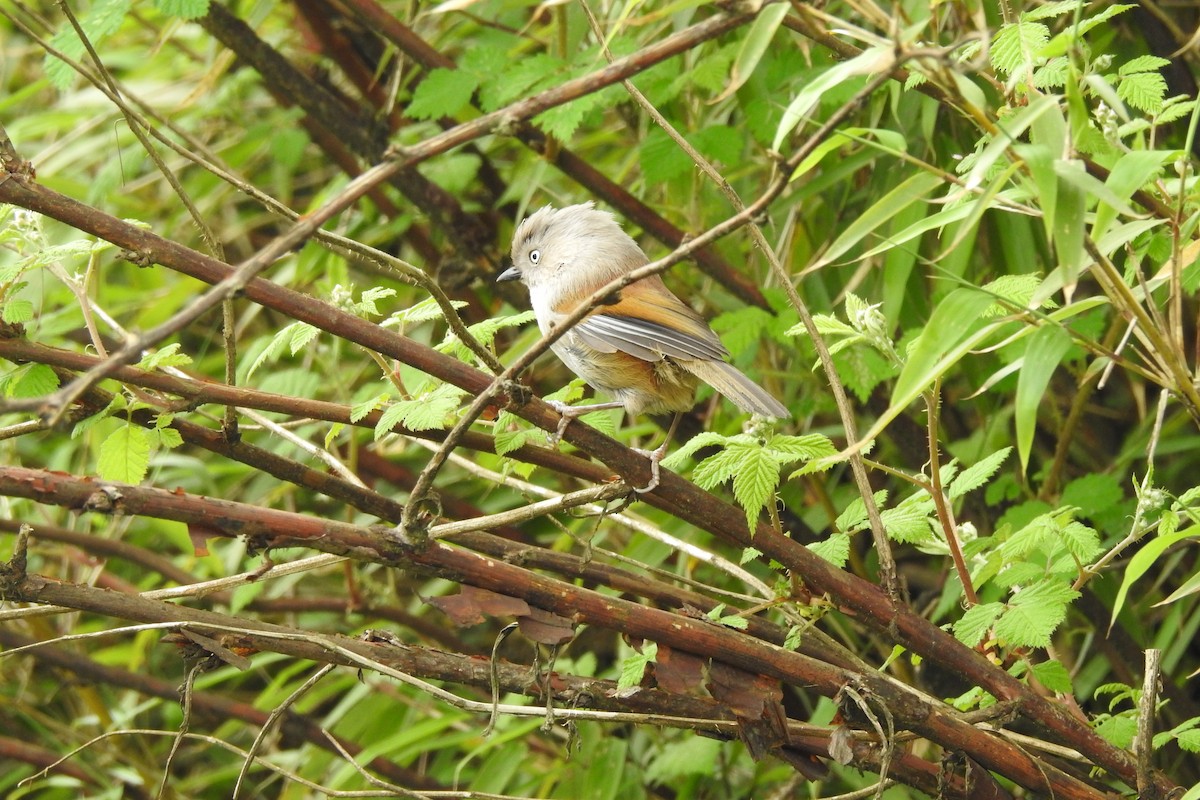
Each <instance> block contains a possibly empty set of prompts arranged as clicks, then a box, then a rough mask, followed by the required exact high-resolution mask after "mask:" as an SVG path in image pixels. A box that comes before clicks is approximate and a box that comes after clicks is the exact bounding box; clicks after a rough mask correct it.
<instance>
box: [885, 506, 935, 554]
mask: <svg viewBox="0 0 1200 800" xmlns="http://www.w3.org/2000/svg"><path fill="white" fill-rule="evenodd" d="M932 511H933V501H932V500H929V501H928V502H926V503H906V504H902V505H899V506H897V507H895V508H885V509H884V510H883V511H880V512H879V516H880V518H881V519H882V520H883V529H884V530H885V531H887V535H888V538H889V539H894V540H895V541H897V542H905V543H907V544H928V543H930V542H932V541H934V535H933V528H931V527H930V513H931V512H932Z"/></svg>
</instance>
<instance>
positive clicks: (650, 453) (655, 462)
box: [630, 447, 667, 494]
mask: <svg viewBox="0 0 1200 800" xmlns="http://www.w3.org/2000/svg"><path fill="white" fill-rule="evenodd" d="M630 449H631V450H633V452H635V453H640V454H641V455H644V456H645V457H646V458H648V459H649V460H650V482H649V483H647V484H646V485H645V486H635V487H633V491H635V492H637V493H638V494H646V493H647V492H653V491H654V490H655V489H657V488H658V484H659V483H660V481H661V480H662V469H661V468H660V467H659V462H661V461H662V460H663V456H665V455H666V454H667V453H666V451H665V450H662V449H659V450H642V449H641V448H640V447H631V448H630Z"/></svg>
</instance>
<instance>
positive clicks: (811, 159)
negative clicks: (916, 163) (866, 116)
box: [791, 128, 908, 180]
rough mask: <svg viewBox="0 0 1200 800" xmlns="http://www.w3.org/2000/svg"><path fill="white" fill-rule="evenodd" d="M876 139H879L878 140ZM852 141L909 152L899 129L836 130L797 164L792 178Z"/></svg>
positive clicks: (896, 151) (884, 150)
mask: <svg viewBox="0 0 1200 800" xmlns="http://www.w3.org/2000/svg"><path fill="white" fill-rule="evenodd" d="M875 140H878V141H877V142H876V141H875ZM852 142H858V143H861V144H866V145H868V146H872V147H876V148H878V149H880V150H882V151H883V152H885V153H891V154H901V153H906V152H908V140H907V139H905V138H904V135H903V134H901V133H899V132H898V131H892V130H888V129H887V128H845V129H843V130H839V131H834V132H833V134H832V135H831V136H830V137H829V138H828V139H826V140H825V141H823V142H821V144H819V145H817V147H816V149H815V150H813V151H812V152H811V153H809V155H808V157H806V158H805V159H804V160H803V161H801V162H800V163H799V164H797V165H796V168H795V169H794V170H792V177H791V180H796V178H799V177H800V176H802V175H804V174H805V173H806V172H808V171H809V170H811V169H812V168H813V167H815V166H816V165H817V164H819V163H821V161H822V160H824V158H825V156H827V155H829V154H830V153H832V152H833V151H835V150H839V149H841V148H842V147H845V146H846V145H847V144H849V143H852Z"/></svg>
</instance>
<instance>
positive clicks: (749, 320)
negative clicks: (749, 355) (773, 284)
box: [711, 306, 775, 358]
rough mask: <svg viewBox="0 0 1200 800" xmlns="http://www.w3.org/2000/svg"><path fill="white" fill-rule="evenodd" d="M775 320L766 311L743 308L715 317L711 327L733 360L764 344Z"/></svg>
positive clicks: (749, 307) (755, 307) (751, 307)
mask: <svg viewBox="0 0 1200 800" xmlns="http://www.w3.org/2000/svg"><path fill="white" fill-rule="evenodd" d="M774 319H775V318H774V317H773V316H772V315H771V313H770V312H769V311H767V310H766V309H762V308H759V307H758V306H743V307H742V308H739V309H738V310H736V311H730V312H726V313H724V314H721V315H719V316H717V317H714V318H713V320H712V322H711V325H712V329H713V330H714V331H716V332H717V333H718V334H720V336H721V343H722V344H724V345H725V349H727V350H728V351H729V353H730V355H731V356H732V357H733V358H737V357H738V356H740V355H741V354H742V353H745V352H746V351H748V350H755V349H757V348H758V347H759V346H760V345H761V344H762V339H763V332H764V331H765V330H767V326H768V325H769V324H770V323H771V322H773V321H774Z"/></svg>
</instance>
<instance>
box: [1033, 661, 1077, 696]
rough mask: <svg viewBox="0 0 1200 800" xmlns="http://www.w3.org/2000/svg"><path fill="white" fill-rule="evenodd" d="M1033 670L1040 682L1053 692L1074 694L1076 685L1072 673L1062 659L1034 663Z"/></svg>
mask: <svg viewBox="0 0 1200 800" xmlns="http://www.w3.org/2000/svg"><path fill="white" fill-rule="evenodd" d="M1032 672H1033V676H1034V677H1035V678H1037V680H1038V683H1040V684H1042V686H1045V687H1046V688H1047V689H1049V690H1050V691H1052V692H1058V693H1059V694H1072V693H1073V692H1074V691H1075V687H1074V686H1073V685H1072V683H1071V673H1070V672H1068V671H1067V668H1066V667H1064V666H1063V665H1062V662H1061V661H1055V660H1051V661H1043V662H1041V663H1039V664H1034V665H1033V667H1032Z"/></svg>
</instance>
